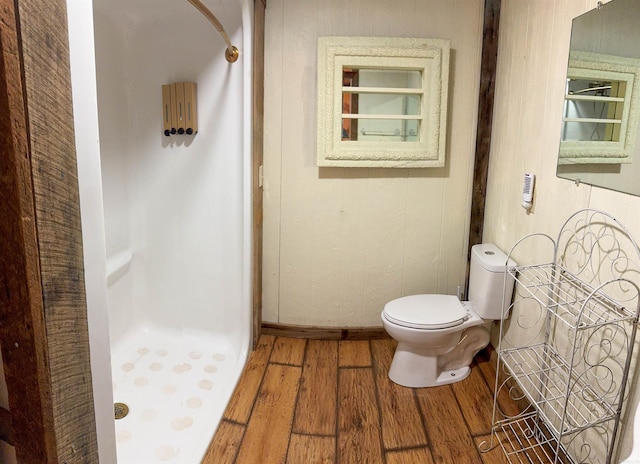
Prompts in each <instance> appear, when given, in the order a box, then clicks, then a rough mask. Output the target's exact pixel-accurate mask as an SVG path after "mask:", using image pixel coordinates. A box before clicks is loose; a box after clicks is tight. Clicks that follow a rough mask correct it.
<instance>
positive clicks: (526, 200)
mask: <svg viewBox="0 0 640 464" xmlns="http://www.w3.org/2000/svg"><path fill="white" fill-rule="evenodd" d="M535 183H536V176H535V175H534V174H525V175H524V188H523V190H522V207H523V208H524V209H526V210H527V211H529V210H530V209H531V207H532V206H533V187H534V185H535Z"/></svg>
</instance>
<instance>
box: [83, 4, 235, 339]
mask: <svg viewBox="0 0 640 464" xmlns="http://www.w3.org/2000/svg"><path fill="white" fill-rule="evenodd" d="M121 6H122V8H117V7H116V8H114V3H113V2H100V1H96V2H95V32H96V61H97V76H98V108H99V120H100V147H101V159H102V171H103V192H104V209H105V230H106V249H107V266H108V268H109V269H110V270H111V271H114V272H115V274H114V275H113V276H112V278H111V282H110V286H109V306H110V314H109V318H110V332H111V341H112V344H116V343H117V342H118V341H119V340H120V339H121V337H122V336H123V334H126V333H127V332H128V331H129V330H130V329H131V328H132V327H140V326H161V327H168V328H173V329H176V328H177V329H198V330H207V331H215V332H219V333H224V334H226V335H227V337H229V338H230V339H240V338H242V337H243V335H241V332H242V331H247V330H248V328H247V324H246V323H245V324H243V323H242V319H243V311H242V309H243V295H244V294H243V292H244V288H243V285H244V281H243V273H244V272H246V264H245V252H244V250H243V246H244V245H243V240H244V238H245V237H244V234H243V221H244V217H243V202H244V198H245V197H244V195H243V188H244V184H243V182H244V181H243V146H244V145H243V123H244V118H243V107H244V105H243V63H242V57H241V59H240V60H239V61H238V62H236V63H234V64H229V63H227V62H226V60H225V59H224V53H223V50H224V43H223V41H222V39H221V38H220V37H219V35H218V33H217V31H216V30H215V29H214V28H213V26H212V25H211V24H210V23H209V22H208V21H207V20H206V19H205V18H204V17H203V16H202V15H201V14H200V13H199V12H197V11H196V10H195V9H194V8H193V7H192V6H191V5H189V4H188V2H186V1H184V2H175V1H173V0H171V1H161V0H155V1H154V2H144V1H143V2H127V3H126V4H122V5H121ZM208 6H210V8H211V9H212V10H214V11H215V14H216V15H217V16H218V18H219V19H220V21H221V22H222V23H223V24H224V26H225V29H226V30H227V32H228V34H229V35H230V37H231V40H232V42H233V43H234V44H235V45H236V46H238V48H240V49H241V50H242V49H243V47H242V40H243V36H242V11H241V5H240V3H239V2H233V1H230V2H225V3H214V2H210V3H208ZM179 81H194V82H197V84H198V117H199V131H198V134H197V135H195V136H186V135H184V136H172V137H165V136H164V135H163V134H162V113H161V86H162V84H166V83H170V82H179ZM244 319H245V320H247V318H246V316H245V317H244ZM246 336H248V334H247V335H246ZM234 344H237V343H234Z"/></svg>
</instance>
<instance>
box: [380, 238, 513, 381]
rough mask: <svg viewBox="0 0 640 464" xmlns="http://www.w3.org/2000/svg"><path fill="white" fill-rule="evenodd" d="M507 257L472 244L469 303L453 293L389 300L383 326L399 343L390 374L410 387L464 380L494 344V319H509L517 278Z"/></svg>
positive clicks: (486, 246) (489, 246)
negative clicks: (481, 354)
mask: <svg viewBox="0 0 640 464" xmlns="http://www.w3.org/2000/svg"><path fill="white" fill-rule="evenodd" d="M514 266H516V263H515V262H514V261H513V260H509V261H508V262H507V255H506V254H505V253H504V252H503V251H502V250H500V249H499V248H498V247H497V246H495V245H493V244H490V243H484V244H479V245H474V246H473V247H472V248H471V268H470V270H469V291H468V296H469V301H460V300H459V299H458V298H457V297H456V296H453V295H436V294H428V295H411V296H405V297H402V298H398V299H395V300H392V301H390V302H388V303H387V304H386V305H385V306H384V310H383V311H382V315H381V317H382V324H383V326H384V328H385V330H386V331H387V333H388V334H389V335H390V336H391V337H392V338H394V339H395V340H397V341H398V346H397V348H396V352H395V354H394V356H393V361H392V362H391V368H390V369H389V378H390V379H391V380H392V381H393V382H395V383H397V384H399V385H403V386H405V387H413V388H421V387H435V386H438V385H446V384H450V383H454V382H459V381H460V380H463V379H465V378H466V377H467V376H468V375H469V372H470V367H469V365H470V364H471V360H472V359H473V357H474V356H475V355H476V353H478V351H480V350H481V349H482V348H484V347H485V346H487V345H488V344H489V326H490V323H491V321H493V320H500V319H504V318H506V317H507V316H508V311H506V310H505V312H504V314H503V302H504V303H505V304H504V307H505V308H508V307H509V302H510V300H511V294H512V292H513V284H514V280H513V277H511V276H510V275H509V274H507V272H506V271H507V268H511V267H514Z"/></svg>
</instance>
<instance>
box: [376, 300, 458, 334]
mask: <svg viewBox="0 0 640 464" xmlns="http://www.w3.org/2000/svg"><path fill="white" fill-rule="evenodd" d="M384 313H385V315H386V317H387V319H388V320H390V321H391V322H394V323H396V324H398V325H401V326H404V327H412V328H416V329H444V328H447V327H455V326H456V325H460V324H462V323H463V322H464V321H465V319H466V317H467V311H466V309H464V306H462V303H460V300H458V298H457V297H456V296H454V295H429V294H427V295H411V296H405V297H402V298H398V299H395V300H392V301H390V302H388V303H387V304H386V305H385V306H384Z"/></svg>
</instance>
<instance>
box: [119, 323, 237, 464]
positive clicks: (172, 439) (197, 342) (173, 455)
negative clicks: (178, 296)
mask: <svg viewBox="0 0 640 464" xmlns="http://www.w3.org/2000/svg"><path fill="white" fill-rule="evenodd" d="M237 358H238V355H237V353H235V352H234V351H233V349H232V347H231V345H230V344H229V343H228V342H227V341H226V339H225V338H223V337H222V336H216V335H212V334H206V333H202V332H196V331H189V332H182V331H177V330H173V331H169V330H139V331H137V332H136V333H133V334H129V336H128V337H127V338H126V339H125V340H123V341H122V342H120V343H119V344H118V345H117V346H116V347H115V348H114V349H113V352H112V371H113V390H114V401H116V402H122V403H125V404H127V405H128V407H129V414H128V415H127V416H126V417H124V418H123V419H120V420H117V421H116V422H115V427H116V446H117V453H118V464H153V463H163V462H168V463H172V464H197V463H199V462H200V460H201V458H202V453H204V452H205V451H206V447H207V445H208V443H209V441H210V440H211V437H212V435H213V433H214V432H215V429H216V426H217V424H218V422H219V420H220V417H221V416H222V413H223V412H224V408H225V406H226V401H227V399H228V398H229V396H230V394H231V390H232V388H233V386H234V384H235V380H236V379H237V377H238V370H239V369H241V366H238V365H237V362H238V361H237Z"/></svg>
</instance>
